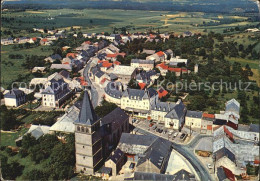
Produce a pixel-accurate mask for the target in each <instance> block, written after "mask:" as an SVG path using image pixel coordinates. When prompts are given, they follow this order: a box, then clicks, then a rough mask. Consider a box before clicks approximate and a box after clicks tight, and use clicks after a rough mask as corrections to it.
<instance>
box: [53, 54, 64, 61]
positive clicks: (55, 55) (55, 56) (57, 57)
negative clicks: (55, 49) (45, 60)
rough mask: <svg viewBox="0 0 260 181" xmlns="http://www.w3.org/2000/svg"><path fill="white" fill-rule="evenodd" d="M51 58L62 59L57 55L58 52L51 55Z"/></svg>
mask: <svg viewBox="0 0 260 181" xmlns="http://www.w3.org/2000/svg"><path fill="white" fill-rule="evenodd" d="M51 58H52V59H55V60H56V59H58V60H61V59H62V57H61V56H60V55H59V54H54V55H51Z"/></svg>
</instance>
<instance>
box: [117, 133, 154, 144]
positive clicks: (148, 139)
mask: <svg viewBox="0 0 260 181" xmlns="http://www.w3.org/2000/svg"><path fill="white" fill-rule="evenodd" d="M155 140H156V137H155V136H150V135H135V134H129V133H122V135H121V138H120V143H125V144H128V145H143V146H150V145H151V144H152V143H153V142H154V141H155Z"/></svg>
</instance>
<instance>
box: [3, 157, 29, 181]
mask: <svg viewBox="0 0 260 181" xmlns="http://www.w3.org/2000/svg"><path fill="white" fill-rule="evenodd" d="M0 158H1V173H2V176H3V178H4V179H5V180H15V179H16V177H18V176H20V175H22V172H23V169H24V166H22V165H20V164H19V163H18V162H17V161H11V163H8V158H7V157H6V156H3V155H0Z"/></svg>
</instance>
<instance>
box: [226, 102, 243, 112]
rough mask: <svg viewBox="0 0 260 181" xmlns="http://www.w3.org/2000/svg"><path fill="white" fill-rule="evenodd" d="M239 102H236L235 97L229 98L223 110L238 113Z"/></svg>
mask: <svg viewBox="0 0 260 181" xmlns="http://www.w3.org/2000/svg"><path fill="white" fill-rule="evenodd" d="M239 109H240V104H239V102H237V100H236V99H231V100H229V101H228V102H226V109H225V111H226V112H228V111H230V112H235V113H237V114H239Z"/></svg>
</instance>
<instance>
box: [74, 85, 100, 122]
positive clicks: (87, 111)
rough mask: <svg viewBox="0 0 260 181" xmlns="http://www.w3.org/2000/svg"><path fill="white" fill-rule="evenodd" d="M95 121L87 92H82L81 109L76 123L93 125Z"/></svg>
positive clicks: (95, 117) (95, 116)
mask: <svg viewBox="0 0 260 181" xmlns="http://www.w3.org/2000/svg"><path fill="white" fill-rule="evenodd" d="M96 121H97V115H96V114H95V111H94V108H93V105H92V102H91V100H90V98H89V94H88V91H87V90H85V91H84V98H83V102H82V107H81V110H80V112H79V118H78V120H76V123H79V124H85V125H89V126H91V125H93V124H94V123H95V122H96Z"/></svg>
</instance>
